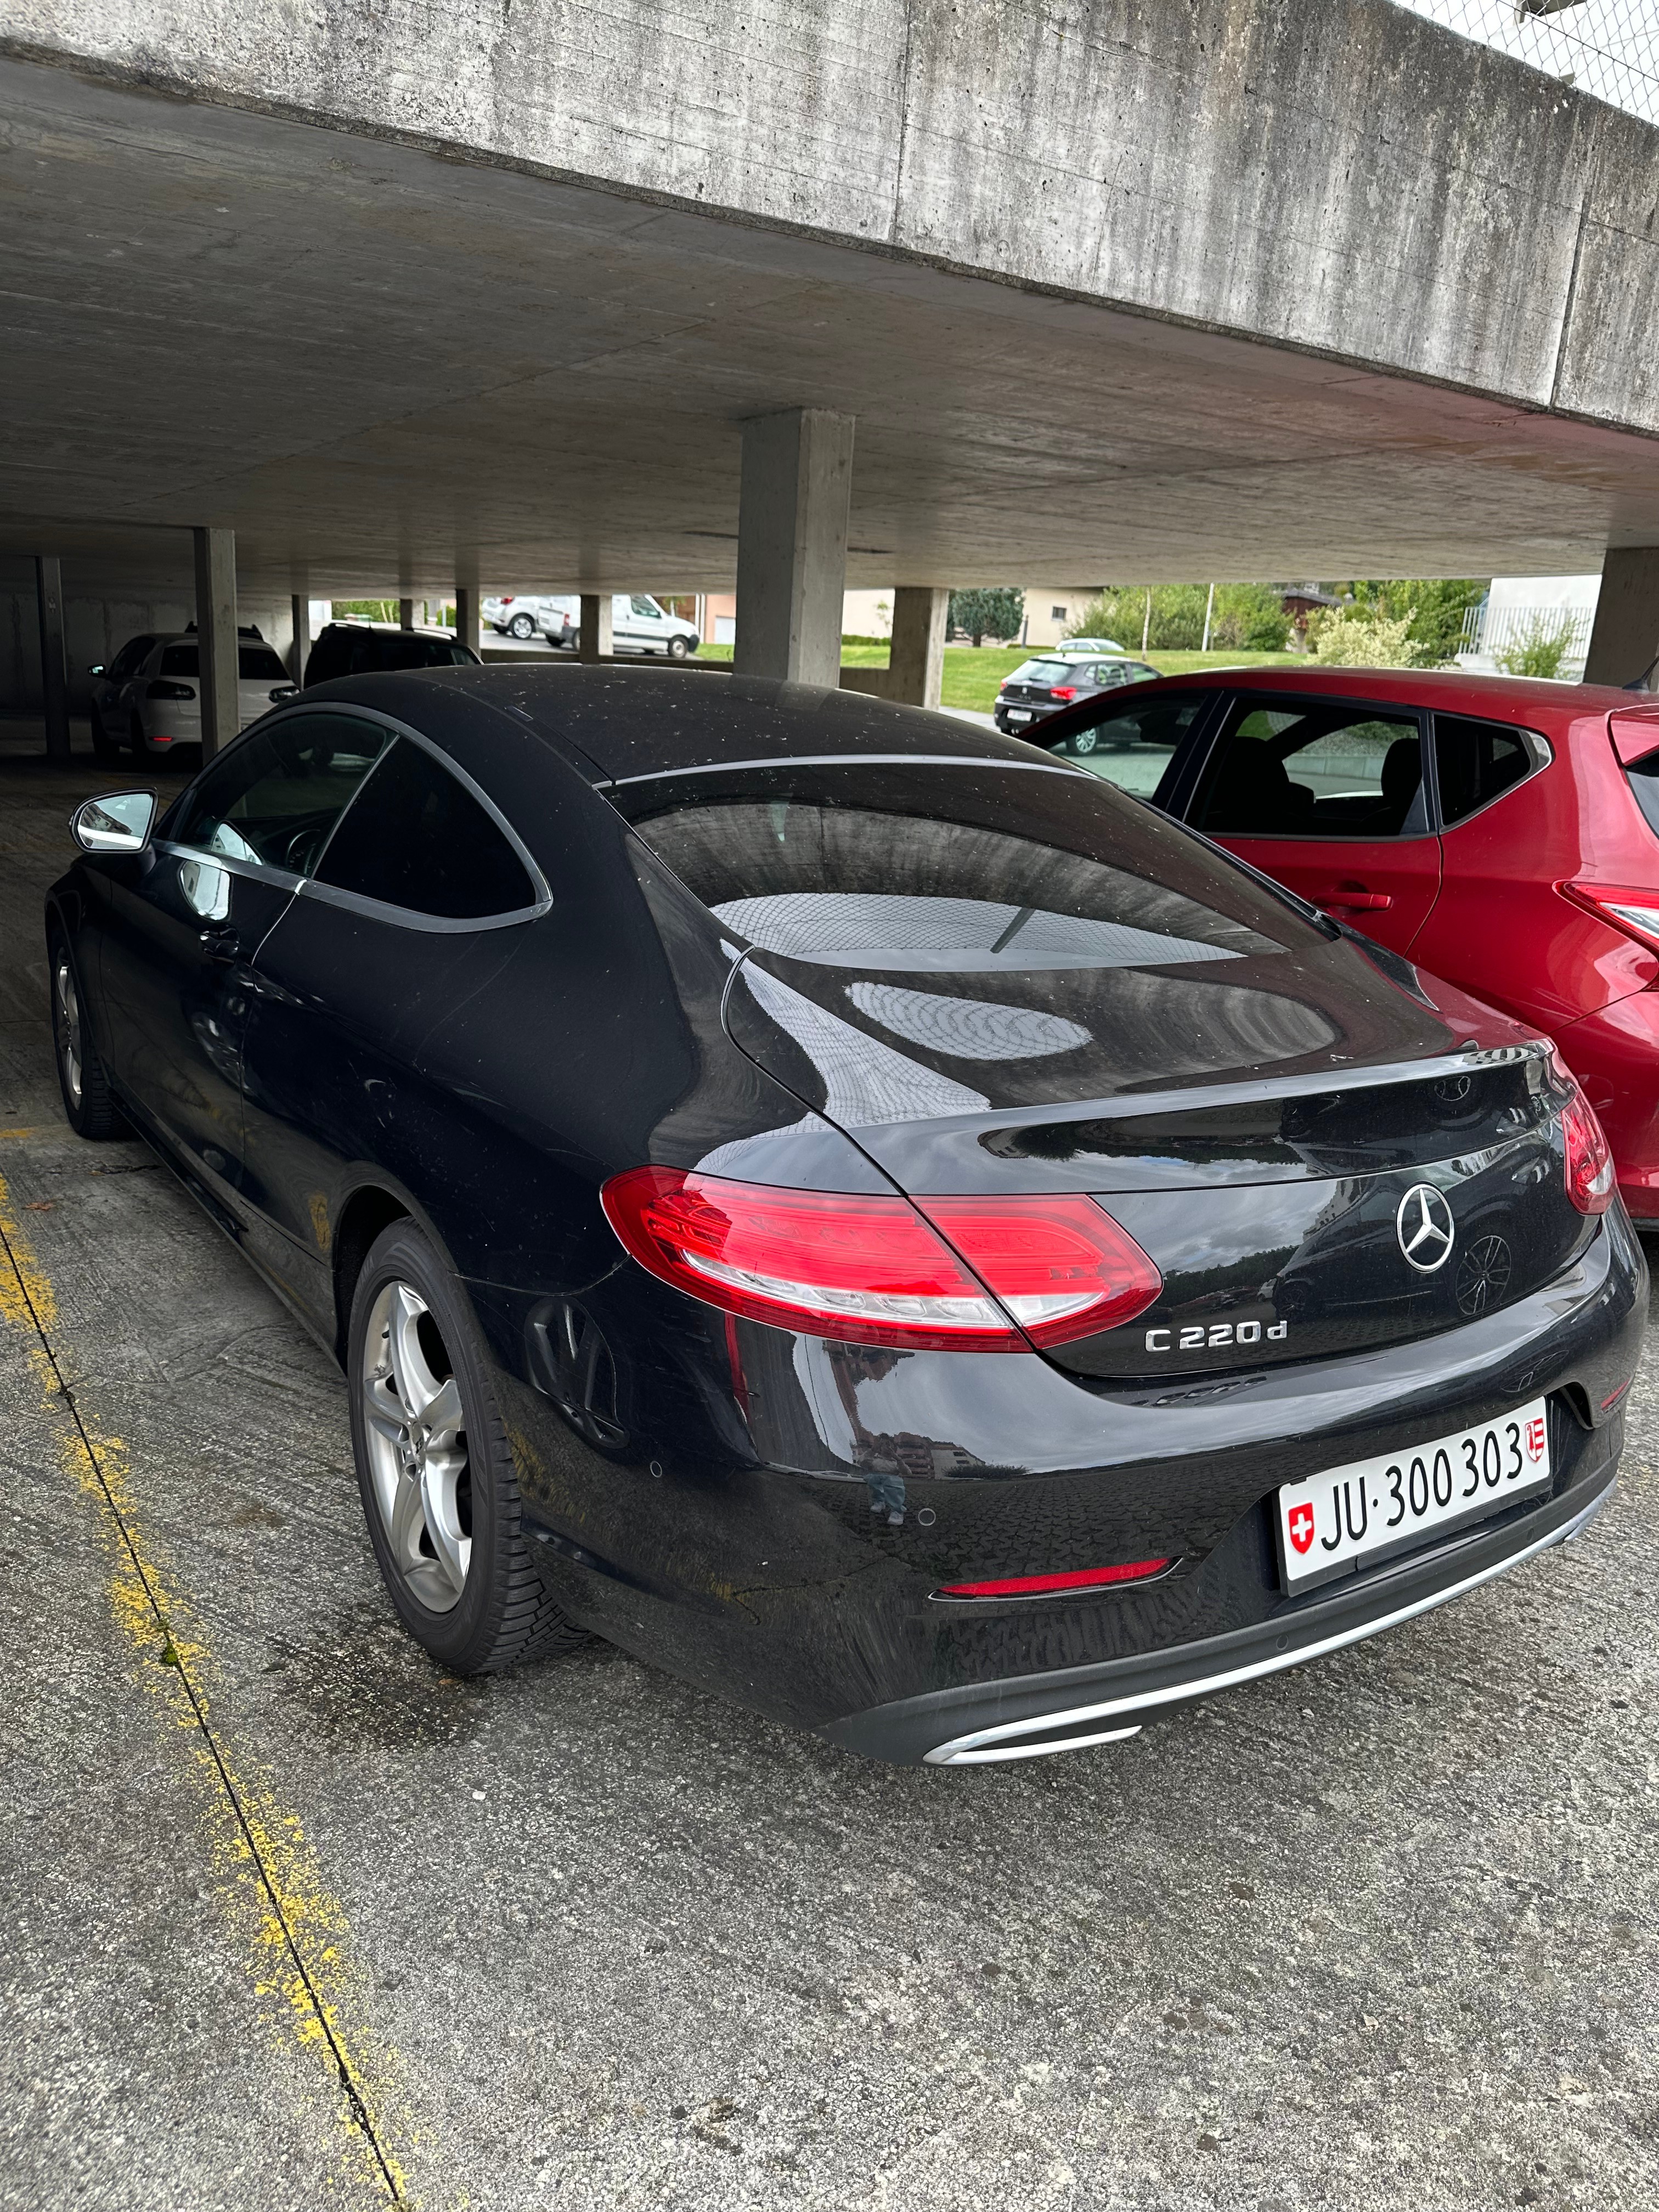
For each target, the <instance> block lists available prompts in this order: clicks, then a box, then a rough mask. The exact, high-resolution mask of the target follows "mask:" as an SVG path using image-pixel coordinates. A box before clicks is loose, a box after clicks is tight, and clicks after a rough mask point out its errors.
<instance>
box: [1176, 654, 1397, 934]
mask: <svg viewBox="0 0 1659 2212" xmlns="http://www.w3.org/2000/svg"><path fill="white" fill-rule="evenodd" d="M1424 720H1425V717H1424V716H1423V715H1422V714H1419V711H1418V709H1417V708H1414V707H1400V706H1393V705H1388V704H1383V703H1381V702H1373V701H1371V700H1370V699H1340V698H1320V697H1317V696H1312V695H1310V694H1307V693H1296V692H1285V693H1282V694H1272V693H1264V692H1261V691H1241V692H1237V693H1236V694H1235V695H1234V696H1233V697H1232V698H1231V700H1229V702H1228V703H1227V707H1226V709H1225V713H1224V714H1223V716H1222V719H1221V721H1220V724H1219V726H1218V729H1217V731H1216V733H1215V736H1214V737H1213V738H1212V741H1211V744H1210V748H1209V752H1208V756H1207V757H1206V762H1205V764H1204V769H1203V772H1202V775H1200V779H1199V781H1198V785H1197V788H1196V789H1195V790H1194V793H1193V794H1192V797H1191V799H1190V801H1189V803H1188V806H1187V808H1186V810H1185V811H1186V819H1187V820H1188V822H1189V823H1191V824H1192V826H1193V827H1194V829H1201V830H1202V831H1203V832H1204V834H1205V836H1206V837H1213V838H1214V839H1215V840H1216V842H1217V843H1218V844H1220V845H1225V847H1226V848H1227V849H1228V851H1229V852H1233V853H1237V854H1238V856H1239V858H1240V859H1241V860H1249V862H1250V863H1251V865H1252V866H1255V867H1258V868H1260V869H1261V871H1262V872H1263V873H1264V874H1266V875H1269V876H1272V877H1273V878H1275V880H1276V881H1278V882H1279V883H1282V884H1287V885H1288V886H1289V888H1290V889H1291V890H1294V891H1298V892H1300V894H1301V895H1302V896H1303V897H1304V898H1305V899H1307V900H1309V901H1310V902H1311V903H1312V904H1313V905H1315V906H1317V907H1322V908H1325V910H1326V911H1327V912H1328V913H1330V914H1333V915H1335V916H1336V917H1337V918H1338V919H1339V920H1340V921H1347V922H1352V925H1353V926H1354V927H1355V928H1357V929H1359V930H1363V931H1364V933H1365V935H1366V936H1368V937H1374V938H1375V939H1376V940H1377V942H1378V943H1379V944H1382V945H1389V946H1390V947H1391V948H1393V949H1394V950H1395V951H1400V952H1404V951H1407V948H1408V947H1409V946H1410V945H1411V943H1412V940H1413V939H1414V938H1415V937H1416V935H1417V933H1418V932H1419V930H1420V929H1421V928H1422V927H1423V925H1424V923H1425V921H1427V920H1428V917H1429V915H1430V913H1431V911H1432V909H1433V907H1434V903H1435V901H1436V899H1437V897H1438V896H1439V892H1440V878H1441V859H1440V840H1439V838H1438V836H1437V835H1436V832H1435V828H1434V819H1433V816H1432V813H1431V790H1430V787H1429V784H1428V781H1427V779H1426V777H1425V746H1424V739H1423V724H1424Z"/></svg>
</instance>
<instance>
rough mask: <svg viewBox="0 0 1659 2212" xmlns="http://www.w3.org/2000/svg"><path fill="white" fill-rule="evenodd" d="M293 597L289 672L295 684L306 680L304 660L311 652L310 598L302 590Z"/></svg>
mask: <svg viewBox="0 0 1659 2212" xmlns="http://www.w3.org/2000/svg"><path fill="white" fill-rule="evenodd" d="M293 599H294V642H293V644H292V645H291V646H290V647H289V656H288V665H289V673H290V674H291V675H292V677H293V678H294V680H295V683H296V684H303V683H304V682H305V680H306V660H307V656H308V655H309V653H310V652H311V600H310V598H309V597H308V595H307V593H305V592H295V593H294V594H293Z"/></svg>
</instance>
